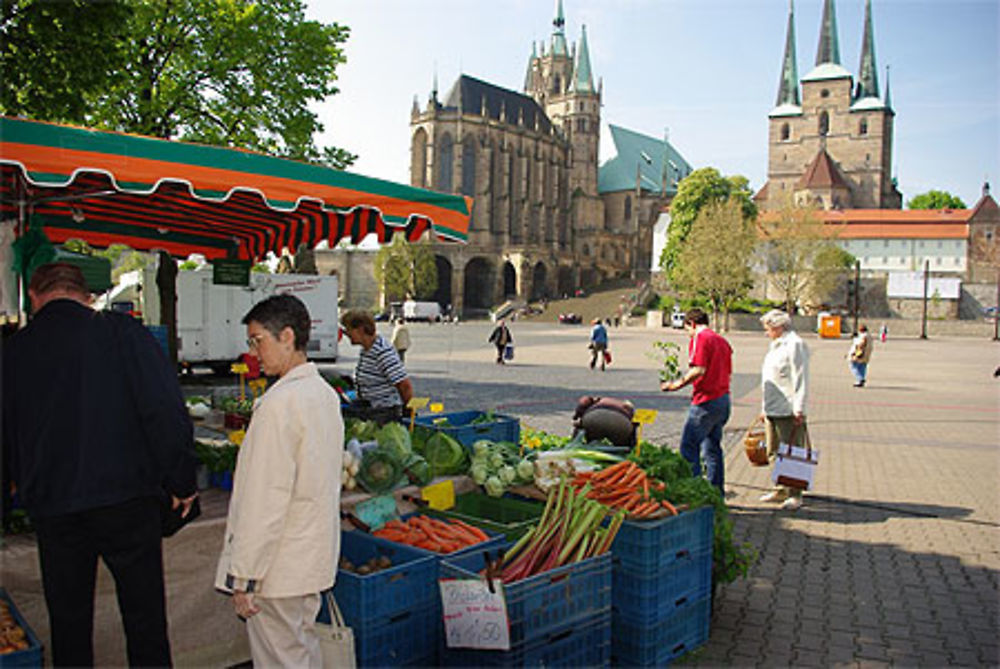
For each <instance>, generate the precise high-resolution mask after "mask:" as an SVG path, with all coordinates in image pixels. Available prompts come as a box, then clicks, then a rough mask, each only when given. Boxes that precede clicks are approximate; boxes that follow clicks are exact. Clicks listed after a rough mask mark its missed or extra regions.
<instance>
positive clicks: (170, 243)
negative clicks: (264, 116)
mask: <svg viewBox="0 0 1000 669" xmlns="http://www.w3.org/2000/svg"><path fill="white" fill-rule="evenodd" d="M471 208H472V201H471V199H470V198H467V197H463V196H460V195H451V194H447V193H437V192H434V191H429V190H424V189H421V188H414V187H411V186H405V185H403V184H398V183H393V182H391V181H383V180H381V179H374V178H371V177H365V176H361V175H357V174H351V173H349V172H344V171H339V170H334V169H330V168H327V167H321V166H318V165H311V164H308V163H301V162H296V161H293V160H286V159H283V158H275V157H272V156H267V155H264V154H260V153H255V152H251V151H244V150H240V149H227V148H222V147H215V146H204V145H200V144H188V143H184V142H176V141H168V140H162V139H155V138H152V137H142V136H138V135H127V134H121V133H114V132H104V131H98V130H89V129H85V128H78V127H70V126H64V125H55V124H51V123H42V122H38V121H28V120H22V119H13V118H6V117H0V214H2V216H3V219H5V220H7V219H11V218H15V217H19V216H23V217H31V218H32V220H40V221H41V222H43V223H44V225H45V234H46V235H47V236H48V237H49V239H51V240H52V241H53V242H63V241H65V240H67V239H70V238H79V239H83V240H85V241H87V242H88V243H90V244H92V245H95V246H107V245H109V244H113V243H122V244H127V245H129V246H131V247H133V248H136V249H140V250H149V249H154V248H156V249H165V250H167V251H169V252H170V253H172V254H174V255H178V256H182V255H187V254H189V253H193V252H197V253H203V254H204V255H205V256H207V257H209V258H218V257H224V256H226V255H230V254H233V253H235V254H236V256H237V257H240V258H247V259H257V258H261V257H263V256H264V254H265V253H266V252H267V251H274V252H275V253H279V254H280V253H281V251H282V249H283V248H289V249H291V250H293V251H294V249H296V248H297V247H298V246H299V244H302V243H305V244H307V245H308V246H310V247H312V246H314V245H316V244H317V243H319V242H320V241H323V240H326V241H327V242H328V243H329V244H330V245H331V246H332V245H334V244H336V243H337V242H339V241H340V240H341V239H342V238H345V237H348V238H350V239H351V240H352V241H354V242H355V243H356V242H359V241H361V239H363V238H364V237H365V236H367V235H368V234H372V233H374V234H377V235H378V238H379V240H380V241H387V240H388V239H390V238H391V237H392V235H393V234H394V233H397V232H405V234H406V236H407V238H408V239H410V240H415V239H418V238H420V237H421V236H422V235H423V234H424V233H425V232H427V230H431V231H432V233H433V234H434V235H435V236H436V237H437V238H438V239H442V240H450V241H457V242H464V241H466V234H467V232H468V226H469V214H470V211H471Z"/></svg>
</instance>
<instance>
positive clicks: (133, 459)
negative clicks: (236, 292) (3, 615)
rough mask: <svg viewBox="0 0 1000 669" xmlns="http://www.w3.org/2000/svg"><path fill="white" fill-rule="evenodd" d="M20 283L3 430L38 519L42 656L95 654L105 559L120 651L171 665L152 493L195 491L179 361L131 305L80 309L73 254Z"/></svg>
mask: <svg viewBox="0 0 1000 669" xmlns="http://www.w3.org/2000/svg"><path fill="white" fill-rule="evenodd" d="M28 296H29V298H30V300H31V306H32V310H33V313H34V317H33V318H32V320H31V322H30V323H29V324H28V326H27V327H25V328H24V329H23V330H21V331H20V332H18V333H17V334H15V335H13V336H12V337H10V338H9V339H8V341H6V342H5V347H4V348H5V349H6V350H5V351H4V360H3V372H4V374H3V400H4V401H3V443H4V447H5V450H9V452H10V455H11V460H12V463H11V464H12V471H13V479H14V483H15V484H16V485H17V492H18V495H19V497H20V499H21V502H22V503H23V505H24V507H25V509H26V510H27V512H28V516H29V517H30V519H31V522H32V525H33V526H34V528H35V537H36V539H37V542H38V557H39V562H40V565H41V572H42V585H43V588H44V591H45V603H46V606H47V608H48V612H49V629H50V633H51V640H52V644H51V651H52V657H51V660H52V663H53V664H54V665H56V666H93V665H94V644H93V636H94V587H95V582H96V579H97V561H98V559H101V560H103V561H104V564H105V565H106V566H107V568H108V570H109V571H110V572H111V574H112V576H113V577H114V582H115V589H116V594H117V599H118V609H119V611H120V613H121V620H122V624H123V626H124V628H125V641H126V652H127V657H128V663H129V664H130V665H132V666H169V665H170V664H171V658H170V642H169V638H168V635H167V615H166V601H165V596H164V580H163V555H162V537H161V513H162V509H161V498H162V499H163V500H164V501H165V502H166V503H167V504H166V506H168V507H172V508H173V509H178V508H180V514H181V515H182V517H186V516H187V515H188V513H189V512H190V509H191V505H192V504H193V503H194V500H195V498H196V486H195V455H194V439H193V427H192V425H191V419H190V417H189V416H188V412H187V408H186V407H185V405H184V399H183V397H182V395H181V389H180V386H179V385H178V383H177V373H176V369H175V368H174V367H173V366H172V365H171V364H170V363H169V362H168V360H167V357H166V355H165V354H164V352H163V350H162V349H161V348H160V346H159V344H157V342H156V340H155V339H154V338H153V336H152V335H151V334H150V333H149V331H148V330H147V329H146V328H144V327H143V326H142V324H141V323H139V322H138V321H136V320H135V319H134V318H132V317H131V316H128V315H126V314H119V313H112V312H109V311H104V312H98V311H94V310H93V309H91V308H90V303H91V294H90V291H89V289H88V287H87V283H86V280H85V279H84V276H83V273H82V272H81V271H80V269H79V268H78V267H76V266H75V265H71V264H67V263H51V264H47V265H42V266H41V267H39V268H37V269H36V270H35V272H34V274H33V275H32V276H31V280H30V283H29V285H28ZM166 495H169V499H168V498H167V497H166Z"/></svg>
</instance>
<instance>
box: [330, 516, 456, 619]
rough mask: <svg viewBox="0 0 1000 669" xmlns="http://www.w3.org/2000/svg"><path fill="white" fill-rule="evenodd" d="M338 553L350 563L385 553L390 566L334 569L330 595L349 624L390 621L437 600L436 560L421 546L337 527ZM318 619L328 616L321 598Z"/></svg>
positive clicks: (361, 562) (359, 562)
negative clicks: (366, 569)
mask: <svg viewBox="0 0 1000 669" xmlns="http://www.w3.org/2000/svg"><path fill="white" fill-rule="evenodd" d="M340 554H341V556H343V557H346V558H347V559H348V560H350V561H351V562H352V563H354V564H355V565H361V564H364V563H365V562H367V561H368V560H370V559H371V558H373V557H380V556H383V555H384V556H386V557H388V558H389V559H390V560H392V564H393V566H392V567H390V568H388V569H383V570H380V571H377V572H375V573H373V574H367V575H364V576H362V575H360V574H353V573H351V572H349V571H344V570H343V569H340V570H338V571H337V580H336V582H335V583H334V585H333V597H334V599H336V600H337V606H338V607H339V608H340V612H341V613H342V614H343V615H344V621H345V622H346V623H347V625H348V626H349V627H352V628H355V629H358V628H361V627H364V626H368V625H381V624H387V623H389V622H392V621H393V620H395V619H397V618H398V617H399V616H401V615H404V614H408V613H410V612H412V611H417V612H420V609H426V608H427V607H429V606H433V605H434V603H435V602H439V601H440V599H441V598H440V596H439V594H438V585H437V561H436V560H435V559H434V558H431V557H428V556H427V555H426V553H425V552H424V551H418V550H416V549H414V548H410V547H409V546H403V545H402V544H396V543H392V542H391V541H384V540H379V539H377V538H376V537H372V536H370V535H367V534H364V533H363V532H341V534H340ZM318 620H321V621H323V622H329V621H330V612H329V611H328V610H327V607H326V599H325V598H324V600H323V605H322V607H321V608H320V613H319V617H318Z"/></svg>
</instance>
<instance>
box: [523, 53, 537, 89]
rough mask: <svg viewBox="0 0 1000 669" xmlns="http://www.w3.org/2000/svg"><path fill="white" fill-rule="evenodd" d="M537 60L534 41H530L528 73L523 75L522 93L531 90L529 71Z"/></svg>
mask: <svg viewBox="0 0 1000 669" xmlns="http://www.w3.org/2000/svg"><path fill="white" fill-rule="evenodd" d="M537 58H538V50H537V49H536V48H535V40H531V58H529V59H528V71H527V72H525V73H524V92H525V93H527V92H529V91H530V90H531V70H532V68H533V67H534V65H535V60H536V59H537Z"/></svg>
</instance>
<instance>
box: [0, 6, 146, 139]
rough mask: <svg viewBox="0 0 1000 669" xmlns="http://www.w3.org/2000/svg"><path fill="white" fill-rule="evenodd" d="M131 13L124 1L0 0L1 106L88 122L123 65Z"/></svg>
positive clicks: (23, 113) (33, 114) (41, 116)
mask: <svg viewBox="0 0 1000 669" xmlns="http://www.w3.org/2000/svg"><path fill="white" fill-rule="evenodd" d="M131 13H132V10H131V7H130V6H129V5H127V4H126V3H124V2H119V1H103V2H94V0H59V1H58V2H51V1H45V0H4V1H3V2H0V73H2V76H0V112H2V113H4V114H7V115H9V116H26V117H29V118H36V119H42V120H47V121H65V122H75V123H84V122H85V121H86V120H87V111H88V109H89V108H90V107H89V103H88V99H89V98H93V97H94V96H98V95H100V94H101V93H102V91H104V90H105V88H106V87H107V85H108V84H109V82H110V77H111V74H112V73H113V72H115V71H116V70H118V69H119V68H121V67H123V66H124V65H125V52H124V49H123V45H124V43H125V41H126V39H127V27H128V25H129V23H130V21H129V17H130V16H131Z"/></svg>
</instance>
